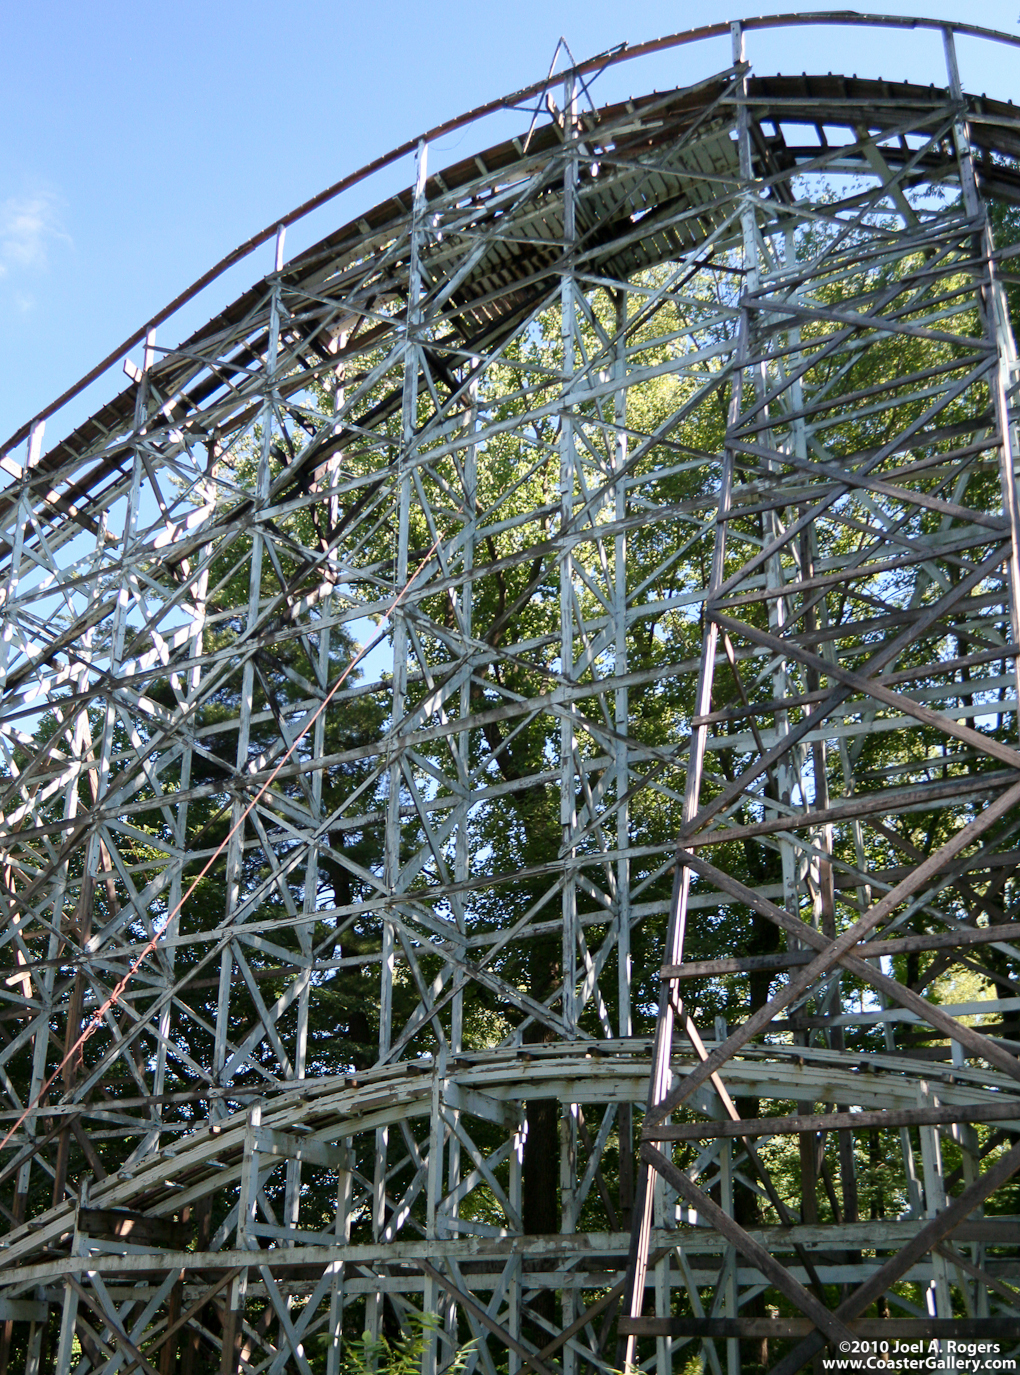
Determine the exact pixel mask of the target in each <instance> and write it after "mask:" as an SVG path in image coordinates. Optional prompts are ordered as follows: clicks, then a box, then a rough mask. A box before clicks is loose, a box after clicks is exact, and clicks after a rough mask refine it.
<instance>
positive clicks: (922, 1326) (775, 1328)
mask: <svg viewBox="0 0 1020 1375" xmlns="http://www.w3.org/2000/svg"><path fill="white" fill-rule="evenodd" d="M848 1326H849V1328H850V1331H851V1332H852V1333H853V1335H854V1336H855V1337H858V1338H866V1339H867V1340H868V1341H869V1342H879V1341H888V1342H892V1341H897V1342H915V1341H924V1342H928V1341H931V1340H932V1339H937V1338H943V1337H949V1338H952V1339H953V1340H955V1341H978V1342H990V1343H993V1344H998V1343H999V1342H1016V1341H1020V1318H1003V1317H994V1318H963V1317H960V1318H858V1319H856V1320H855V1321H854V1322H851V1323H849V1324H848ZM620 1327H621V1329H622V1330H623V1331H624V1332H628V1333H629V1332H633V1333H634V1334H635V1335H636V1336H639V1337H737V1338H743V1339H744V1340H746V1339H748V1338H750V1337H767V1338H776V1339H777V1340H782V1339H784V1338H789V1337H804V1336H807V1335H808V1334H809V1333H810V1332H811V1331H812V1324H811V1323H810V1321H809V1320H808V1319H806V1318H621V1319H620ZM891 1361H893V1362H894V1361H895V1352H894V1353H893V1354H892V1356H891Z"/></svg>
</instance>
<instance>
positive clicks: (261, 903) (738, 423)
mask: <svg viewBox="0 0 1020 1375" xmlns="http://www.w3.org/2000/svg"><path fill="white" fill-rule="evenodd" d="M794 22H803V23H805V24H808V23H810V22H812V21H811V19H810V16H808V17H804V18H803V19H802V20H798V19H797V17H796V16H792V17H789V18H787V19H786V20H761V21H753V22H749V23H748V24H747V25H742V24H739V23H738V24H734V25H733V26H732V30H730V28H728V27H727V28H726V29H725V30H724V32H725V33H726V34H727V35H729V34H730V33H731V32H732V41H733V57H732V63H731V64H730V65H729V66H728V67H727V69H726V70H723V71H720V72H719V73H718V74H717V75H715V76H713V77H711V78H709V79H706V80H704V81H702V82H700V83H699V84H697V85H694V86H689V85H688V86H684V87H681V88H678V89H670V90H665V91H659V92H656V93H654V94H651V95H647V96H644V97H641V98H632V99H628V100H620V101H616V102H615V103H610V104H608V105H598V104H596V102H595V100H594V98H593V96H594V93H595V92H597V90H598V87H597V86H593V85H592V82H593V80H594V77H595V76H596V75H597V74H598V73H600V72H603V71H606V70H609V69H613V70H617V69H619V70H623V68H622V65H621V64H624V63H628V62H629V63H630V64H631V65H630V66H629V67H628V68H626V70H627V72H628V74H629V76H631V77H633V76H634V75H635V74H640V71H641V64H640V60H638V59H640V57H641V55H642V54H643V52H645V51H648V50H649V49H655V50H656V51H660V52H661V51H669V50H671V49H674V48H676V49H683V47H684V45H685V44H688V43H690V42H692V41H694V40H696V39H698V38H701V37H708V38H713V37H718V35H719V33H720V30H718V29H712V30H706V31H704V32H703V33H701V34H696V35H686V36H682V37H680V38H674V39H669V40H662V41H661V42H660V43H659V44H655V45H649V47H648V49H633V50H628V49H624V50H621V51H619V52H614V53H612V54H609V55H604V56H603V57H601V58H600V59H598V60H596V61H593V62H591V63H587V64H581V65H580V66H577V67H572V68H570V69H569V70H568V71H567V72H566V73H559V74H557V75H556V77H555V78H550V79H549V80H548V81H547V82H545V83H540V84H539V85H537V86H536V87H534V88H533V89H530V90H529V91H526V92H523V93H518V94H517V95H515V96H514V97H512V98H508V99H507V100H505V101H502V102H498V103H496V105H494V106H493V107H491V109H490V110H489V111H486V112H482V113H485V114H487V113H491V112H493V111H495V112H500V111H502V112H504V113H506V112H511V111H514V110H517V111H523V113H522V114H521V115H520V125H521V127H520V129H519V132H518V134H517V135H516V136H514V137H512V138H510V139H509V140H507V141H505V142H502V143H500V144H498V145H497V146H495V147H491V148H489V149H488V150H487V151H485V152H482V153H480V154H477V155H475V154H472V155H470V156H464V157H462V159H461V160H460V161H458V162H456V163H455V164H454V165H452V166H442V167H439V168H438V170H437V169H436V166H435V158H436V154H435V152H434V150H433V151H432V152H430V147H429V145H430V143H434V142H435V141H436V137H438V136H439V135H441V134H444V133H445V132H447V130H443V131H439V135H437V134H435V133H434V134H433V135H430V136H427V137H426V138H423V139H422V140H421V141H420V142H417V145H416V155H415V161H416V169H417V174H416V178H415V183H414V185H413V187H412V188H411V189H410V190H408V191H406V192H404V193H402V194H399V195H394V196H389V197H388V198H387V199H386V200H384V201H382V202H381V203H380V204H379V205H378V206H377V207H376V208H375V209H374V210H372V211H370V212H368V213H365V214H363V215H358V216H357V217H356V218H355V219H354V220H353V221H352V222H350V223H348V224H346V225H345V227H343V228H341V229H338V230H336V231H335V232H333V233H331V234H330V235H329V236H328V237H327V238H326V239H324V240H322V241H321V242H319V243H318V244H317V245H316V246H315V247H313V248H311V249H309V250H307V251H305V252H303V253H301V254H300V255H298V256H297V257H294V258H292V259H290V260H287V258H286V256H285V253H284V243H283V234H282V229H281V232H280V234H279V235H278V236H277V255H276V261H275V267H274V270H273V271H272V272H271V273H269V275H268V276H266V277H265V278H264V279H263V280H261V281H259V282H258V283H257V284H256V285H255V286H253V287H252V288H251V289H250V290H249V291H247V292H246V293H245V294H244V295H243V296H241V297H240V299H238V300H237V301H236V302H235V304H233V305H232V306H230V307H229V308H228V309H226V310H223V311H221V312H220V313H219V314H218V315H216V317H215V318H214V319H213V320H212V321H211V323H209V324H208V325H207V326H205V327H204V328H202V329H200V330H199V331H198V332H197V333H195V334H193V335H192V336H191V337H190V338H188V339H187V340H186V341H185V342H184V343H183V344H181V345H179V346H178V345H176V344H175V345H172V346H166V345H165V341H164V340H163V337H162V336H163V332H164V331H163V327H162V322H161V321H160V322H157V323H159V324H160V326H161V327H160V331H159V332H157V331H156V329H155V327H148V326H147V327H146V329H145V330H143V331H142V332H141V333H140V335H139V336H138V338H137V339H136V340H134V341H131V349H130V350H128V352H129V358H128V361H127V363H125V365H124V366H125V370H126V371H127V373H128V377H129V386H128V387H127V389H126V390H122V391H121V392H120V393H119V394H118V395H117V396H116V397H115V398H114V399H113V400H111V401H110V402H109V403H108V404H107V405H105V406H104V407H103V408H102V409H101V410H99V411H97V412H96V413H95V414H94V415H93V416H92V417H91V418H90V419H89V420H87V421H85V422H84V423H82V424H80V425H79V426H78V427H77V428H76V429H74V431H73V432H72V433H70V434H69V435H68V436H67V437H66V438H63V439H61V440H59V441H58V442H56V443H54V444H53V445H52V446H51V447H49V448H47V447H46V445H45V443H44V442H43V438H44V436H43V419H45V418H46V417H42V418H39V419H37V420H36V421H34V422H33V423H32V424H31V425H29V426H26V427H25V430H24V431H22V432H20V433H19V434H17V435H16V436H14V437H13V439H12V441H11V443H10V444H9V445H8V446H6V448H5V451H4V452H5V456H4V457H3V458H2V460H0V462H2V466H3V468H4V471H5V473H6V475H7V485H6V487H5V488H4V489H3V491H2V492H0V517H2V536H0V538H2V559H3V579H4V581H3V598H4V600H3V637H2V642H0V655H2V660H0V667H2V668H3V671H4V675H5V677H4V683H3V698H2V701H3V715H2V723H0V750H2V762H3V770H2V775H3V776H2V779H0V784H2V789H3V803H2V808H0V811H2V817H3V820H2V831H0V842H2V862H3V886H2V895H3V903H4V910H3V918H2V926H0V933H2V942H3V956H2V966H3V982H2V984H0V1095H2V1098H0V1131H2V1134H3V1139H2V1147H0V1208H2V1216H3V1227H4V1236H3V1239H2V1241H0V1257H2V1264H0V1322H2V1323H3V1327H2V1332H0V1368H3V1369H6V1370H10V1371H15V1370H16V1371H19V1372H20V1371H26V1372H29V1375H42V1372H46V1373H47V1375H48V1372H50V1371H55V1372H58V1375H69V1372H71V1371H76V1372H80V1375H86V1372H90V1371H95V1372H105V1373H106V1375H113V1372H115V1371H124V1372H127V1371H146V1372H148V1375H153V1372H158V1375H175V1373H176V1372H180V1375H200V1372H207V1371H220V1372H223V1375H228V1373H229V1372H234V1371H245V1372H252V1375H254V1372H260V1373H261V1372H265V1373H266V1375H277V1372H284V1371H287V1372H291V1371H293V1372H303V1373H304V1375H311V1373H312V1372H315V1373H316V1375H318V1372H319V1371H322V1372H324V1375H336V1372H338V1370H339V1369H340V1364H341V1361H342V1359H343V1351H344V1344H345V1343H349V1342H350V1341H351V1339H352V1338H355V1337H357V1336H358V1335H359V1334H360V1333H361V1331H362V1329H363V1328H366V1327H367V1329H368V1330H369V1331H370V1332H373V1333H376V1334H380V1333H381V1334H383V1335H386V1334H389V1333H392V1332H393V1331H394V1330H395V1329H396V1328H398V1327H400V1326H405V1327H406V1325H407V1323H408V1320H409V1318H410V1316H411V1315H412V1314H413V1313H414V1312H416V1311H424V1312H426V1313H428V1314H433V1315H436V1324H434V1325H433V1326H432V1327H430V1328H427V1330H426V1335H425V1340H424V1342H423V1352H422V1365H423V1371H424V1372H426V1375H431V1373H432V1372H434V1371H436V1370H441V1369H442V1368H443V1367H444V1366H446V1365H448V1364H449V1363H450V1361H451V1360H452V1359H453V1356H454V1353H455V1350H456V1348H457V1347H458V1345H460V1344H461V1343H463V1342H464V1341H465V1340H467V1339H469V1338H473V1339H474V1341H475V1346H474V1348H473V1350H472V1352H471V1354H470V1355H469V1357H468V1370H469V1371H471V1372H473V1371H475V1370H478V1371H485V1372H487V1373H488V1375H495V1373H496V1372H498V1371H503V1370H506V1371H507V1372H508V1375H516V1372H518V1371H521V1370H524V1369H529V1370H534V1371H538V1372H546V1373H547V1372H549V1371H551V1370H554V1369H558V1370H562V1371H563V1372H570V1375H573V1372H577V1371H580V1370H582V1369H587V1370H591V1369H595V1370H611V1369H613V1368H615V1367H618V1366H619V1365H620V1364H622V1362H623V1361H624V1359H627V1360H631V1361H634V1362H636V1363H637V1364H639V1365H640V1366H641V1367H642V1368H644V1369H648V1370H655V1371H657V1372H658V1375H666V1372H668V1371H670V1370H673V1369H677V1368H680V1367H686V1365H687V1363H688V1362H696V1361H698V1360H700V1362H701V1364H702V1366H704V1365H708V1366H710V1367H711V1370H712V1372H713V1375H721V1372H722V1369H723V1366H724V1365H725V1366H726V1369H727V1372H728V1375H734V1372H736V1371H737V1370H738V1369H739V1367H740V1365H741V1362H743V1363H744V1364H760V1363H765V1364H767V1365H771V1366H772V1367H773V1368H774V1369H777V1370H779V1371H782V1372H784V1375H785V1372H788V1371H789V1372H792V1371H794V1370H796V1369H798V1368H799V1367H800V1366H801V1365H802V1364H804V1363H805V1362H807V1361H809V1360H810V1359H811V1358H812V1357H813V1356H814V1355H815V1354H816V1353H817V1352H818V1351H820V1350H821V1349H822V1347H823V1345H824V1344H825V1343H826V1342H831V1343H839V1342H841V1341H846V1340H854V1339H860V1338H861V1337H862V1336H867V1337H872V1338H885V1339H893V1338H895V1339H897V1340H908V1339H910V1340H914V1339H918V1338H921V1337H923V1338H924V1339H925V1340H928V1339H937V1340H942V1339H946V1338H949V1337H951V1336H953V1335H954V1334H955V1335H957V1336H959V1337H961V1338H962V1337H968V1338H973V1339H978V1338H983V1339H984V1340H987V1341H990V1342H995V1343H998V1344H999V1346H1000V1349H1001V1350H1000V1354H1001V1355H1003V1356H1005V1355H1007V1354H1008V1352H1009V1351H1010V1350H1011V1349H1012V1348H1013V1346H1015V1345H1016V1344H1017V1342H1020V1307H1018V1298H1017V1290H1016V1287H1015V1285H1016V1275H1017V1268H1016V1267H1017V1263H1018V1255H1017V1238H1018V1228H1020V1216H1018V1215H1020V1202H1018V1199H1017V1192H1016V1186H1015V1185H1014V1183H1013V1181H1014V1178H1015V1176H1016V1173H1017V1171H1018V1170H1020V1138H1018V1133H1020V1060H1018V1058H1017V1052H1018V1049H1020V1025H1018V1019H1017V1013H1018V1012H1020V913H1018V912H1017V911H1016V909H1015V907H1014V904H1013V899H1014V897H1016V896H1017V894H1016V886H1015V880H1014V869H1015V866H1016V859H1017V855H1018V853H1020V850H1018V845H1017V830H1018V828H1020V745H1018V741H1017V716H1016V711H1017V690H1016V656H1017V647H1018V644H1020V625H1018V615H1020V564H1018V554H1020V525H1018V521H1020V516H1018V511H1017V501H1016V486H1015V464H1016V457H1017V434H1016V411H1015V407H1016V391H1017V381H1018V379H1017V364H1016V354H1015V349H1014V343H1013V334H1012V328H1011V316H1010V311H1011V297H1010V293H1011V292H1012V291H1013V288H1014V283H1015V282H1016V280H1017V279H1016V277H1015V274H1014V272H1013V268H1012V262H1013V258H1014V255H1015V254H1016V253H1018V252H1020V215H1017V213H1016V209H1015V208H1016V207H1017V206H1018V205H1020V117H1018V115H1017V112H1016V110H1014V108H1013V107H1012V106H1011V105H1010V104H1008V103H1005V102H1002V101H998V100H996V99H993V98H989V97H981V98H977V97H970V96H968V95H966V94H965V93H964V92H963V90H962V89H961V85H960V79H959V76H958V74H957V66H956V58H955V47H954V44H955V37H954V35H959V34H960V33H966V34H968V35H969V39H970V40H971V41H972V40H973V39H974V38H976V37H978V36H980V34H979V31H977V30H974V29H968V28H967V27H966V26H956V27H955V28H954V27H953V26H945V27H941V33H942V37H943V39H944V44H945V54H946V63H947V65H946V76H945V80H944V81H943V82H942V83H941V84H939V83H937V84H936V85H934V86H933V85H930V84H928V81H927V80H925V81H921V80H918V82H917V83H916V84H910V83H908V82H896V83H893V82H888V81H883V80H879V79H876V78H870V77H864V76H862V77H860V78H858V77H852V78H851V77H842V76H832V75H829V76H824V77H823V76H796V77H795V76H782V75H779V76H767V75H762V74H760V73H758V72H756V71H755V70H754V69H753V68H752V66H751V65H750V63H749V62H748V60H747V55H746V53H745V48H744V44H745V38H746V36H747V34H748V33H749V32H750V31H751V30H754V29H755V28H760V27H764V26H767V25H769V24H776V23H794ZM822 22H824V23H831V22H833V17H832V16H829V17H827V19H826V20H824V21H822ZM842 22H845V23H851V22H854V21H853V19H852V17H847V16H844V17H843V21H842ZM860 22H868V23H870V24H872V25H873V26H874V32H876V33H877V34H878V36H879V39H881V36H882V34H883V33H885V32H888V31H890V30H904V29H909V28H910V27H912V26H918V27H921V28H927V29H929V30H935V32H936V33H938V32H939V31H940V26H939V25H937V24H935V23H926V22H922V21H912V20H892V19H890V20H876V19H870V20H868V21H860ZM883 26H884V27H883ZM814 31H815V32H816V33H818V34H822V33H826V34H830V35H831V33H833V32H836V30H833V29H831V28H824V29H823V28H822V27H821V26H820V24H819V26H818V27H816V29H815V30H814ZM984 36H985V37H986V38H987V39H988V42H989V45H991V43H992V42H993V41H996V42H999V41H1001V42H1006V43H1009V42H1015V40H1013V39H1010V38H1008V37H1003V36H1002V35H990V34H989V35H984ZM827 65H833V64H832V63H831V61H830V60H827ZM477 117H478V118H480V117H481V116H477ZM475 118H476V116H470V117H465V119H464V120H463V121H458V122H456V124H457V125H464V126H467V127H468V129H469V132H470V131H471V130H472V121H473V120H474V119H475ZM450 127H455V126H450ZM401 151H402V152H406V150H401ZM461 151H462V150H461ZM332 194H333V191H332V190H331V192H330V193H327V194H326V195H325V196H324V197H322V198H319V202H317V204H321V203H325V202H327V201H328V199H329V197H330V196H331V195H332ZM306 209H307V207H306V208H303V209H302V210H301V211H299V212H296V214H295V216H292V217H291V221H296V220H300V219H301V217H302V216H303V215H304V213H305V211H306ZM265 237H266V236H263V238H265ZM249 247H250V245H248V246H246V250H245V251H247V249H248V248H249ZM235 256H240V255H235ZM200 285H201V284H200ZM175 304H177V303H175ZM143 340H144V344H143V348H142V351H141V352H136V351H135V345H136V344H138V343H140V342H142V341H143ZM122 360H123V354H121V355H119V356H118V358H117V365H118V366H120V363H121V362H122ZM87 380H91V379H87ZM65 399H66V398H62V401H63V400H65ZM52 428H53V422H52V421H51V422H50V429H51V430H52ZM359 644H360V645H364V646H366V651H367V652H365V653H364V655H363V656H362V657H361V658H360V660H359V661H358V662H357V663H356V664H355V662H354V660H355V656H356V654H357V653H358V650H357V646H358V645H359ZM691 1368H692V1369H693V1368H694V1366H693V1365H692V1366H691Z"/></svg>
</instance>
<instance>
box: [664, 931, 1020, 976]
mask: <svg viewBox="0 0 1020 1375" xmlns="http://www.w3.org/2000/svg"><path fill="white" fill-rule="evenodd" d="M1018 937H1020V922H1006V923H1004V924H1003V925H1002V926H965V927H961V928H960V930H958V931H938V932H932V933H931V934H930V935H928V934H925V935H918V936H903V937H902V938H901V939H899V940H887V941H874V940H872V941H865V942H864V943H863V944H862V945H861V946H860V947H859V954H860V956H861V958H862V959H868V960H870V959H878V957H879V956H880V955H906V954H909V953H911V952H912V951H915V950H956V949H958V948H966V947H967V946H971V945H992V944H994V943H995V942H997V941H1011V940H1014V939H1016V938H1018ZM813 959H814V955H813V954H812V953H811V952H810V951H809V950H787V951H785V952H781V953H780V954H778V955H739V956H733V957H732V958H729V959H724V960H692V961H691V962H690V964H670V965H665V966H664V967H663V970H662V973H661V974H660V976H659V977H660V978H662V979H700V978H705V977H707V976H709V975H714V974H744V973H749V972H750V971H752V970H756V969H789V968H793V967H794V966H796V965H799V964H810V963H811V961H812V960H813Z"/></svg>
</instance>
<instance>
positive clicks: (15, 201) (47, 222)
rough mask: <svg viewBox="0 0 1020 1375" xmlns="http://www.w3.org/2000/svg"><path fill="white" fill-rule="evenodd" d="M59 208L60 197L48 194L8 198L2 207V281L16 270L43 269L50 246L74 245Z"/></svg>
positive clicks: (0, 218) (0, 268)
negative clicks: (71, 243)
mask: <svg viewBox="0 0 1020 1375" xmlns="http://www.w3.org/2000/svg"><path fill="white" fill-rule="evenodd" d="M57 205H58V201H57V197H56V196H55V195H53V194H52V192H49V191H37V192H34V193H33V194H31V195H26V196H9V197H8V198H7V200H5V201H4V202H3V204H2V205H0V277H6V276H7V275H8V274H9V273H10V272H12V271H15V270H17V269H23V270H24V269H34V270H36V271H39V270H41V269H44V268H45V267H46V266H47V259H48V250H49V248H50V246H51V245H52V244H53V243H56V242H61V243H68V244H69V243H70V242H71V237H70V235H69V234H68V233H67V232H66V231H65V230H64V228H63V227H62V225H61V223H60V218H59V215H58V213H57Z"/></svg>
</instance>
